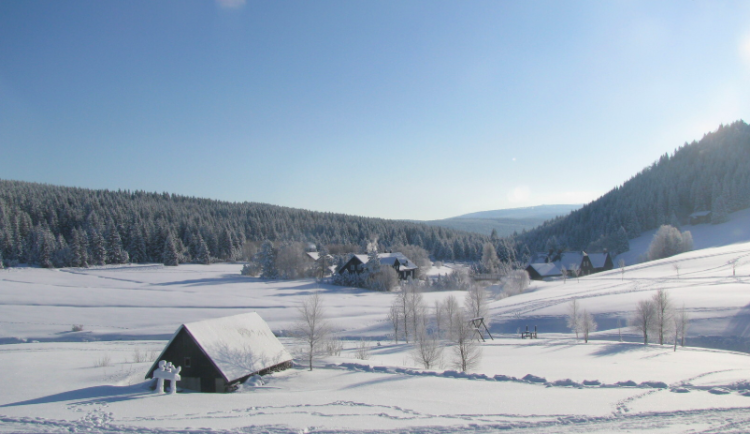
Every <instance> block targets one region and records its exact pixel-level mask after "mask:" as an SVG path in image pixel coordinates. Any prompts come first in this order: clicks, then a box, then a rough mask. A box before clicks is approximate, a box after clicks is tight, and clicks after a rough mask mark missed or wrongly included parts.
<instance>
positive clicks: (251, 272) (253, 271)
mask: <svg viewBox="0 0 750 434" xmlns="http://www.w3.org/2000/svg"><path fill="white" fill-rule="evenodd" d="M260 271H261V269H260V266H259V265H258V263H257V262H254V261H250V262H248V263H247V264H245V265H243V266H242V271H240V274H241V275H243V276H252V277H255V276H257V275H258V274H260Z"/></svg>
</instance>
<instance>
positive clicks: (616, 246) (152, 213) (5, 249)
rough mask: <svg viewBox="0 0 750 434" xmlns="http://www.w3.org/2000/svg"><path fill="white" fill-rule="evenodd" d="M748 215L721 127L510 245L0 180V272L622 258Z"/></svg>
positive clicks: (749, 148) (339, 219) (726, 129)
mask: <svg viewBox="0 0 750 434" xmlns="http://www.w3.org/2000/svg"><path fill="white" fill-rule="evenodd" d="M748 206H750V126H748V125H747V124H746V123H744V122H743V121H737V122H735V123H733V124H731V125H728V126H720V127H719V128H718V129H717V130H716V131H714V132H711V133H708V134H706V135H705V136H704V137H703V138H702V139H701V140H700V141H698V142H693V143H690V144H687V143H686V144H685V145H683V146H681V147H680V148H678V149H676V150H675V151H674V152H673V153H672V154H671V155H669V154H665V155H663V156H661V157H660V158H659V160H658V161H656V162H654V163H653V164H652V165H651V166H649V167H647V168H645V169H644V170H642V171H641V172H640V173H638V174H637V175H635V176H633V177H632V178H631V179H629V180H628V181H627V182H625V183H624V184H623V185H621V186H619V187H616V188H614V189H612V190H611V191H610V192H608V193H607V194H605V195H604V196H602V197H601V198H599V199H597V200H595V201H593V202H591V203H589V204H587V205H585V206H584V207H583V208H581V209H579V210H576V211H573V212H571V213H570V214H569V215H567V216H564V217H558V218H556V219H554V220H550V221H547V222H545V223H544V224H542V225H541V226H539V227H537V228H535V229H533V230H531V231H528V232H522V233H521V234H515V235H514V236H512V237H507V238H503V239H501V238H499V237H497V236H496V235H495V234H493V236H492V237H485V236H483V235H479V234H473V233H467V232H461V231H456V230H453V229H448V228H442V227H434V226H427V225H425V224H421V223H412V222H406V221H395V220H385V219H378V218H366V217H356V216H350V215H344V214H334V213H324V212H313V211H306V210H301V209H294V208H287V207H281V206H275V205H268V204H261V203H251V202H243V203H230V202H222V201H216V200H210V199H200V198H194V197H185V196H178V195H174V194H169V193H161V194H160V193H147V192H143V191H134V192H131V191H109V190H91V189H83V188H73V187H60V186H53V185H46V184H37V183H29V182H22V181H12V180H0V255H2V257H1V258H0V264H5V265H6V266H7V265H15V264H23V263H27V264H32V265H39V266H42V267H69V266H73V267H85V266H89V265H103V264H120V263H127V262H133V263H148V262H160V263H164V264H166V265H176V264H178V263H182V262H197V263H209V262H211V261H215V260H220V261H227V260H229V261H231V260H238V259H244V257H245V256H247V255H246V250H243V246H245V245H246V243H248V242H250V243H256V244H259V243H260V242H262V241H264V240H270V241H274V242H285V241H295V242H308V243H314V244H316V245H317V246H318V247H320V246H322V245H325V246H327V247H330V246H335V245H342V246H349V250H350V251H351V250H352V248H351V246H354V247H355V248H356V246H359V245H362V244H363V243H366V242H367V241H368V240H373V239H377V241H378V243H379V245H380V247H381V248H383V249H389V248H390V247H391V246H401V245H415V246H419V247H422V248H424V249H426V250H427V251H428V252H430V254H431V256H432V258H433V259H436V260H462V261H478V260H479V259H480V258H481V257H482V249H483V246H484V244H485V243H486V242H488V241H491V242H493V244H494V245H495V247H496V249H497V253H498V256H499V258H500V260H502V261H506V262H513V263H517V262H523V261H525V259H526V258H528V255H529V254H530V253H531V252H533V251H547V250H550V249H555V250H564V249H570V250H588V251H601V250H605V249H606V250H609V251H611V252H613V253H620V252H623V251H625V250H627V248H628V247H627V246H628V241H627V240H628V239H632V238H635V237H637V236H638V235H640V234H641V233H642V232H643V231H647V230H650V229H655V228H658V227H659V226H661V225H665V224H669V225H672V226H675V227H679V226H680V225H683V224H685V223H686V222H687V220H688V216H689V215H690V214H691V213H693V212H697V211H712V222H713V223H719V222H722V221H724V220H726V218H727V214H728V213H730V212H733V211H736V210H740V209H744V208H747V207H748Z"/></svg>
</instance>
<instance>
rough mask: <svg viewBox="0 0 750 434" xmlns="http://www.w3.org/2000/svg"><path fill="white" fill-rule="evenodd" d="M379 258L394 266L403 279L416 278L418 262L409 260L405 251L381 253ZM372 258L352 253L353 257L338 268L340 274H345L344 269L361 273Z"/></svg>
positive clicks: (382, 262) (383, 262)
mask: <svg viewBox="0 0 750 434" xmlns="http://www.w3.org/2000/svg"><path fill="white" fill-rule="evenodd" d="M378 259H380V263H381V264H382V265H387V266H389V267H393V269H394V270H396V272H397V273H398V277H399V278H400V279H401V280H406V279H408V278H409V277H411V278H415V277H416V273H417V269H418V268H419V267H417V265H416V264H414V262H412V261H411V260H409V258H407V257H406V256H405V255H404V254H403V253H379V254H378ZM369 260H370V258H369V257H368V256H367V255H352V257H351V258H350V259H349V260H348V261H347V262H346V264H344V265H342V266H341V268H339V269H338V271H337V273H338V274H343V273H344V271H346V272H348V273H357V274H359V273H361V272H363V271H364V270H365V264H367V261H369Z"/></svg>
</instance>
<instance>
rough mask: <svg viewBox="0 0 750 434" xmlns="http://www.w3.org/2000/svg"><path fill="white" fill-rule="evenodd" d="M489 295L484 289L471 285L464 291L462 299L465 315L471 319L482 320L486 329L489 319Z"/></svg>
mask: <svg viewBox="0 0 750 434" xmlns="http://www.w3.org/2000/svg"><path fill="white" fill-rule="evenodd" d="M489 304H490V295H489V292H487V290H486V289H484V288H481V287H479V286H476V285H473V286H471V287H470V288H469V290H468V291H466V298H465V299H464V309H465V310H466V315H468V316H470V317H471V318H469V319H472V318H484V323H485V324H486V325H487V327H489V326H490V318H489V312H490V311H489Z"/></svg>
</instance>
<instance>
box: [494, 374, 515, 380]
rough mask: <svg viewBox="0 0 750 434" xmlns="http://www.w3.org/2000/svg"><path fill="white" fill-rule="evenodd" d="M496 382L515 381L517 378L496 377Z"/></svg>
mask: <svg viewBox="0 0 750 434" xmlns="http://www.w3.org/2000/svg"><path fill="white" fill-rule="evenodd" d="M493 378H494V379H495V381H515V380H516V377H509V376H507V375H495V376H494V377H493Z"/></svg>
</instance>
